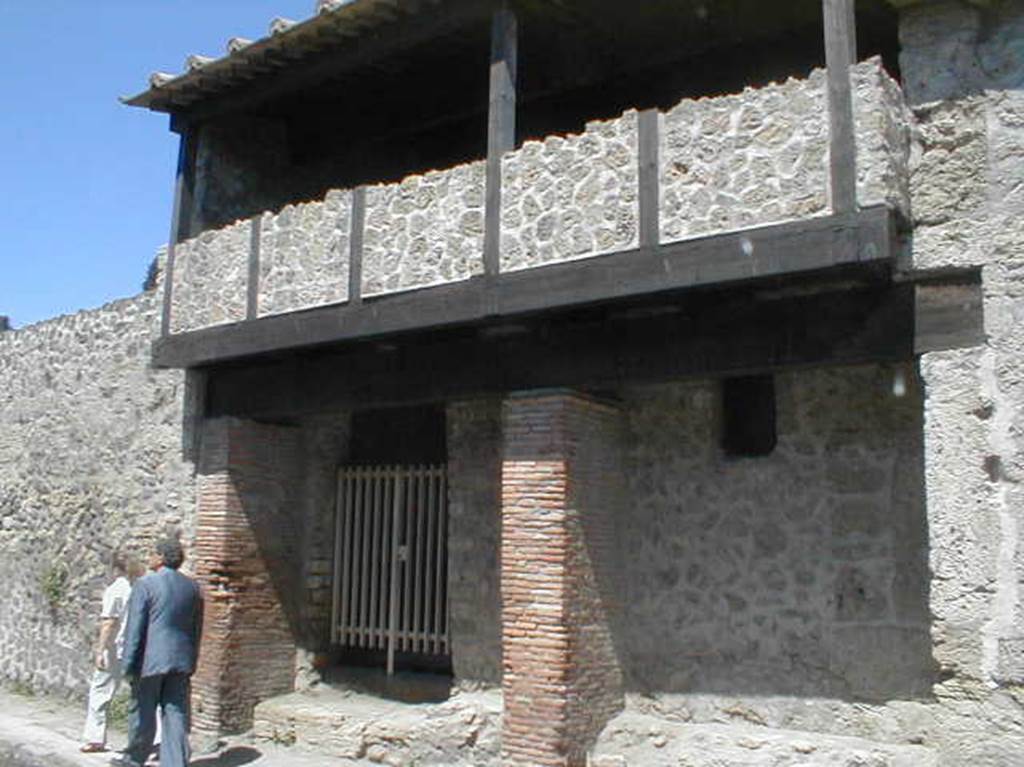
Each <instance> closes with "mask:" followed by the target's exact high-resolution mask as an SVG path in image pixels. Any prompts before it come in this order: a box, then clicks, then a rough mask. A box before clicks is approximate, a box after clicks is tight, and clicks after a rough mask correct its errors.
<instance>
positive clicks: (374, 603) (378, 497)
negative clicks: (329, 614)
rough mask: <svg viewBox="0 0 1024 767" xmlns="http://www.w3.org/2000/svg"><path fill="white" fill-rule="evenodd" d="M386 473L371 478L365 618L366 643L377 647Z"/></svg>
mask: <svg viewBox="0 0 1024 767" xmlns="http://www.w3.org/2000/svg"><path fill="white" fill-rule="evenodd" d="M386 481H387V473H386V470H384V469H378V470H377V473H376V476H375V477H374V480H373V536H372V537H371V538H370V610H369V613H368V615H367V620H366V633H367V645H368V646H369V647H370V648H372V649H377V645H376V640H377V623H378V621H377V612H378V609H379V607H380V605H379V602H378V598H377V580H378V579H379V577H380V521H381V520H380V517H381V509H382V508H383V507H384V484H385V482H386Z"/></svg>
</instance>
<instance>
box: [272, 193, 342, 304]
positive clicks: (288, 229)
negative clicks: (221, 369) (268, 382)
mask: <svg viewBox="0 0 1024 767" xmlns="http://www.w3.org/2000/svg"><path fill="white" fill-rule="evenodd" d="M351 230H352V193H351V192H348V191H332V192H328V193H327V196H326V197H325V198H324V200H323V201H322V202H309V203H305V204H302V205H288V206H287V207H285V208H284V209H283V210H282V211H281V212H279V213H277V214H276V215H271V214H269V213H265V214H264V215H263V216H261V217H260V244H259V249H260V271H259V289H258V303H257V306H258V314H259V316H260V317H264V316H266V315H269V314H281V313H283V312H294V311H298V310H300V309H306V308H309V307H312V306H323V305H325V304H335V303H340V302H342V301H344V300H346V299H347V298H348V265H349V238H350V236H351Z"/></svg>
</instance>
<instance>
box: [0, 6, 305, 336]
mask: <svg viewBox="0 0 1024 767" xmlns="http://www.w3.org/2000/svg"><path fill="white" fill-rule="evenodd" d="M314 6H315V0H50V1H49V2H41V1H40V0H0V12H2V16H3V23H2V24H0V315H8V316H9V317H10V318H11V320H12V322H13V323H14V325H15V326H16V327H22V326H24V325H28V324H30V323H33V322H38V321H40V320H44V319H47V318H49V317H54V316H57V315H59V314H65V313H70V312H74V311H78V310H79V309H85V308H91V307H95V306H99V305H101V304H103V303H105V302H107V301H110V300H112V299H115V298H121V297H124V296H130V295H133V294H135V293H137V292H138V291H139V289H140V286H141V284H142V280H143V278H144V276H145V273H146V267H147V266H148V264H149V262H150V260H151V259H152V257H153V254H154V253H155V252H156V249H157V248H158V247H159V246H160V245H162V244H163V243H164V242H166V240H167V234H168V231H169V227H170V210H171V191H172V185H173V172H174V165H175V161H176V158H177V137H176V136H175V135H174V134H172V133H170V132H169V130H168V120H167V118H166V116H164V115H161V114H156V113H153V112H147V111H145V110H140V109H134V108H130V107H125V106H122V105H121V104H120V103H118V100H117V98H118V96H122V95H132V94H135V93H137V92H139V91H141V90H144V89H145V88H146V81H147V78H148V76H149V73H150V72H152V71H155V70H161V71H166V72H179V71H181V69H182V68H183V66H184V61H185V57H186V56H187V55H188V54H189V53H202V54H206V55H212V56H219V55H221V54H222V53H223V52H224V46H225V43H226V41H227V40H228V38H230V37H234V36H241V37H250V38H258V37H263V36H264V35H266V34H267V30H268V26H269V24H270V20H271V19H272V18H274V17H275V16H284V17H286V18H291V19H296V20H299V19H304V18H307V17H309V16H311V15H312V13H313V9H314Z"/></svg>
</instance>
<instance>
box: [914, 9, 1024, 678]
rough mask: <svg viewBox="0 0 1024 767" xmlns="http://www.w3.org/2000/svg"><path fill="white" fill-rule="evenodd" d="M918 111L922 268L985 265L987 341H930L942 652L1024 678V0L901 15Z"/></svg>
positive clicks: (959, 662)
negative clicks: (957, 347)
mask: <svg viewBox="0 0 1024 767" xmlns="http://www.w3.org/2000/svg"><path fill="white" fill-rule="evenodd" d="M900 39H901V44H902V53H901V67H902V70H903V72H904V77H905V81H906V82H905V89H906V93H907V98H908V101H909V103H910V104H911V107H912V109H913V116H914V120H915V122H914V127H915V132H914V151H913V160H914V161H913V164H912V167H911V171H912V174H911V196H912V212H913V224H914V229H913V239H912V241H911V245H910V253H909V255H910V258H911V259H912V261H913V264H914V266H915V267H919V268H950V267H977V268H980V269H981V272H982V281H983V289H984V295H985V305H984V312H985V331H986V334H987V336H988V343H987V345H986V346H985V347H984V348H978V349H975V350H965V351H952V352H939V353H933V354H927V355H925V357H924V358H923V359H922V363H921V368H922V373H923V375H924V377H925V380H926V383H927V386H928V393H929V399H928V407H927V416H926V438H925V444H926V451H927V452H926V459H927V465H928V510H929V521H930V527H931V533H932V539H933V545H932V569H933V570H934V571H935V573H936V576H937V577H936V578H935V580H934V583H933V590H932V599H931V602H932V611H933V613H934V615H935V625H934V640H935V644H936V648H937V650H936V653H937V657H938V659H939V660H940V662H941V663H942V665H943V666H944V667H946V668H947V669H948V670H949V671H950V672H952V673H954V674H955V675H956V676H957V677H958V678H960V679H972V680H976V681H979V682H981V683H982V684H990V683H992V682H993V681H995V682H998V683H1015V684H1021V683H1024V589H1022V584H1024V525H1021V524H1020V520H1019V516H1020V514H1019V511H1020V508H1021V507H1022V501H1024V493H1022V491H1021V481H1022V479H1024V436H1022V434H1024V428H1022V426H1024V421H1022V417H1021V413H1022V412H1024V375H1022V373H1021V363H1020V360H1021V358H1022V355H1024V343H1022V341H1021V333H1020V326H1021V319H1022V318H1024V281H1022V275H1024V226H1022V225H1021V221H1022V220H1024V91H1022V88H1024V5H1022V4H1021V3H1019V2H999V3H992V4H990V5H989V6H988V7H975V6H971V5H968V4H966V3H959V2H949V1H945V0H943V1H942V2H930V3H922V4H919V5H916V6H914V7H912V8H908V9H907V10H905V11H904V12H903V14H902V17H901V26H900Z"/></svg>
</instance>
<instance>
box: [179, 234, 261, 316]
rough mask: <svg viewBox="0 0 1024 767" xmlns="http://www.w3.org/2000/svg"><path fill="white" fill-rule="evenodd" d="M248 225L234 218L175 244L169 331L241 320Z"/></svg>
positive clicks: (245, 291) (244, 303) (247, 268)
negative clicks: (230, 222)
mask: <svg viewBox="0 0 1024 767" xmlns="http://www.w3.org/2000/svg"><path fill="white" fill-rule="evenodd" d="M252 226H253V225H252V222H251V221H237V222H235V223H234V224H231V225H230V226H226V227H224V228H222V229H210V230H208V231H205V232H203V233H202V234H200V235H199V236H198V237H194V238H193V239H191V240H187V241H186V242H182V243H179V244H178V245H176V246H175V248H174V271H173V275H172V278H171V283H172V285H173V288H172V291H171V332H172V333H183V332H186V331H189V330H198V329H200V328H205V327H211V326H213V325H224V324H227V323H231V322H240V321H242V320H244V319H245V313H246V301H247V290H248V287H247V286H248V281H249V278H248V275H249V249H250V247H251V245H252Z"/></svg>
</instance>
